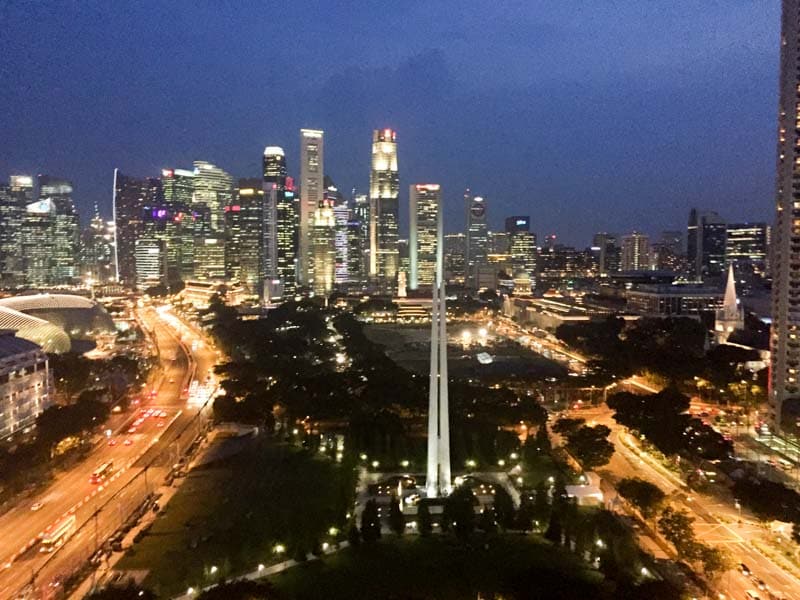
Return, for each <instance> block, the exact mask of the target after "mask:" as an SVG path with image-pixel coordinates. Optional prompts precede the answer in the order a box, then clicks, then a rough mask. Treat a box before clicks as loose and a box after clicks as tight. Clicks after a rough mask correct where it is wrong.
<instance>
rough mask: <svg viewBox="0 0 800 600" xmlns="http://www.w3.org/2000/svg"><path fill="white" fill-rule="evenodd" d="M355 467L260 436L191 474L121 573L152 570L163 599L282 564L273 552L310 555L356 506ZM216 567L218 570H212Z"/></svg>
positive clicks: (151, 577) (152, 583)
mask: <svg viewBox="0 0 800 600" xmlns="http://www.w3.org/2000/svg"><path fill="white" fill-rule="evenodd" d="M354 488H355V475H354V473H353V470H352V469H347V468H345V467H343V466H338V465H336V464H334V463H333V462H331V461H329V460H327V459H323V458H319V457H315V456H313V455H312V454H311V453H309V452H306V451H303V450H299V449H297V448H293V447H290V446H287V445H285V444H280V443H277V442H275V441H273V440H270V439H266V438H261V439H258V440H256V441H255V442H254V443H253V445H252V446H251V447H250V448H248V449H246V450H244V451H242V452H241V453H239V454H237V455H235V456H233V457H230V458H229V459H227V460H225V461H223V462H221V463H219V464H215V465H213V466H209V467H205V468H200V469H195V470H194V471H192V472H190V474H189V475H188V476H187V481H185V482H184V484H183V485H182V486H181V488H180V489H179V490H178V492H177V493H176V494H175V496H174V497H173V499H172V500H171V501H170V502H169V504H168V505H167V506H166V508H165V510H164V511H163V513H162V515H160V516H159V517H158V518H157V519H156V521H155V522H154V523H153V526H152V527H151V529H150V531H149V533H148V535H146V536H145V537H144V538H143V539H142V540H141V541H140V542H139V543H137V544H135V545H134V547H133V548H132V549H131V550H130V551H129V552H128V554H127V555H126V556H125V557H123V559H122V560H121V561H120V563H119V564H118V565H117V569H120V570H147V571H149V574H148V576H147V578H146V580H145V585H146V586H148V587H150V588H151V589H153V590H154V591H156V593H158V594H159V595H160V596H169V595H175V594H178V593H181V592H184V591H185V590H186V589H187V588H188V587H189V586H193V587H195V588H196V587H202V586H204V585H208V584H210V583H212V582H213V581H216V580H218V579H219V578H220V577H232V576H236V575H239V574H241V573H244V572H248V571H252V570H253V569H255V568H256V566H257V565H258V564H259V563H266V564H268V563H270V562H272V561H274V560H276V559H277V558H278V557H276V556H275V555H274V553H273V548H274V547H275V545H276V544H282V545H284V546H285V547H286V548H287V551H288V553H289V554H290V555H291V553H293V552H295V551H296V550H297V549H304V550H306V551H309V550H311V549H312V547H313V544H314V542H315V541H323V540H324V539H325V535H326V534H327V531H328V529H329V528H330V527H331V526H333V525H341V524H342V523H343V520H344V516H345V513H346V512H347V511H348V510H349V508H350V506H351V503H352V490H353V489H354ZM212 566H216V567H217V571H216V573H214V574H213V575H212V574H211V573H210V569H211V567H212Z"/></svg>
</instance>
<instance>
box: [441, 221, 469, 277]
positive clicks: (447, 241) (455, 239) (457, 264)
mask: <svg viewBox="0 0 800 600" xmlns="http://www.w3.org/2000/svg"><path fill="white" fill-rule="evenodd" d="M466 254H467V236H466V235H464V234H463V233H448V234H446V235H445V236H444V277H445V281H446V282H447V283H455V284H459V285H464V279H465V277H466Z"/></svg>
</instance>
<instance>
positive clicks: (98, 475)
mask: <svg viewBox="0 0 800 600" xmlns="http://www.w3.org/2000/svg"><path fill="white" fill-rule="evenodd" d="M113 469H114V462H113V461H108V462H106V463H103V464H102V465H100V466H99V467H97V468H96V469H95V470H94V472H93V473H92V477H91V478H90V479H89V481H91V482H92V483H100V482H101V481H103V480H104V479H105V478H106V477H108V476H109V475H110V474H111V471H112V470H113Z"/></svg>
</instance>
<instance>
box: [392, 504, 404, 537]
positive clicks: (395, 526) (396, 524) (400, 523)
mask: <svg viewBox="0 0 800 600" xmlns="http://www.w3.org/2000/svg"><path fill="white" fill-rule="evenodd" d="M389 527H390V528H391V530H392V531H394V532H395V534H397V535H403V533H405V530H406V519H405V517H404V516H403V511H401V510H400V502H399V500H398V499H397V497H396V496H394V495H393V496H392V500H391V502H390V503H389Z"/></svg>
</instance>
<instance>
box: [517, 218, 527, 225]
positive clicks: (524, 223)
mask: <svg viewBox="0 0 800 600" xmlns="http://www.w3.org/2000/svg"><path fill="white" fill-rule="evenodd" d="M527 224H528V219H517V225H527Z"/></svg>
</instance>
